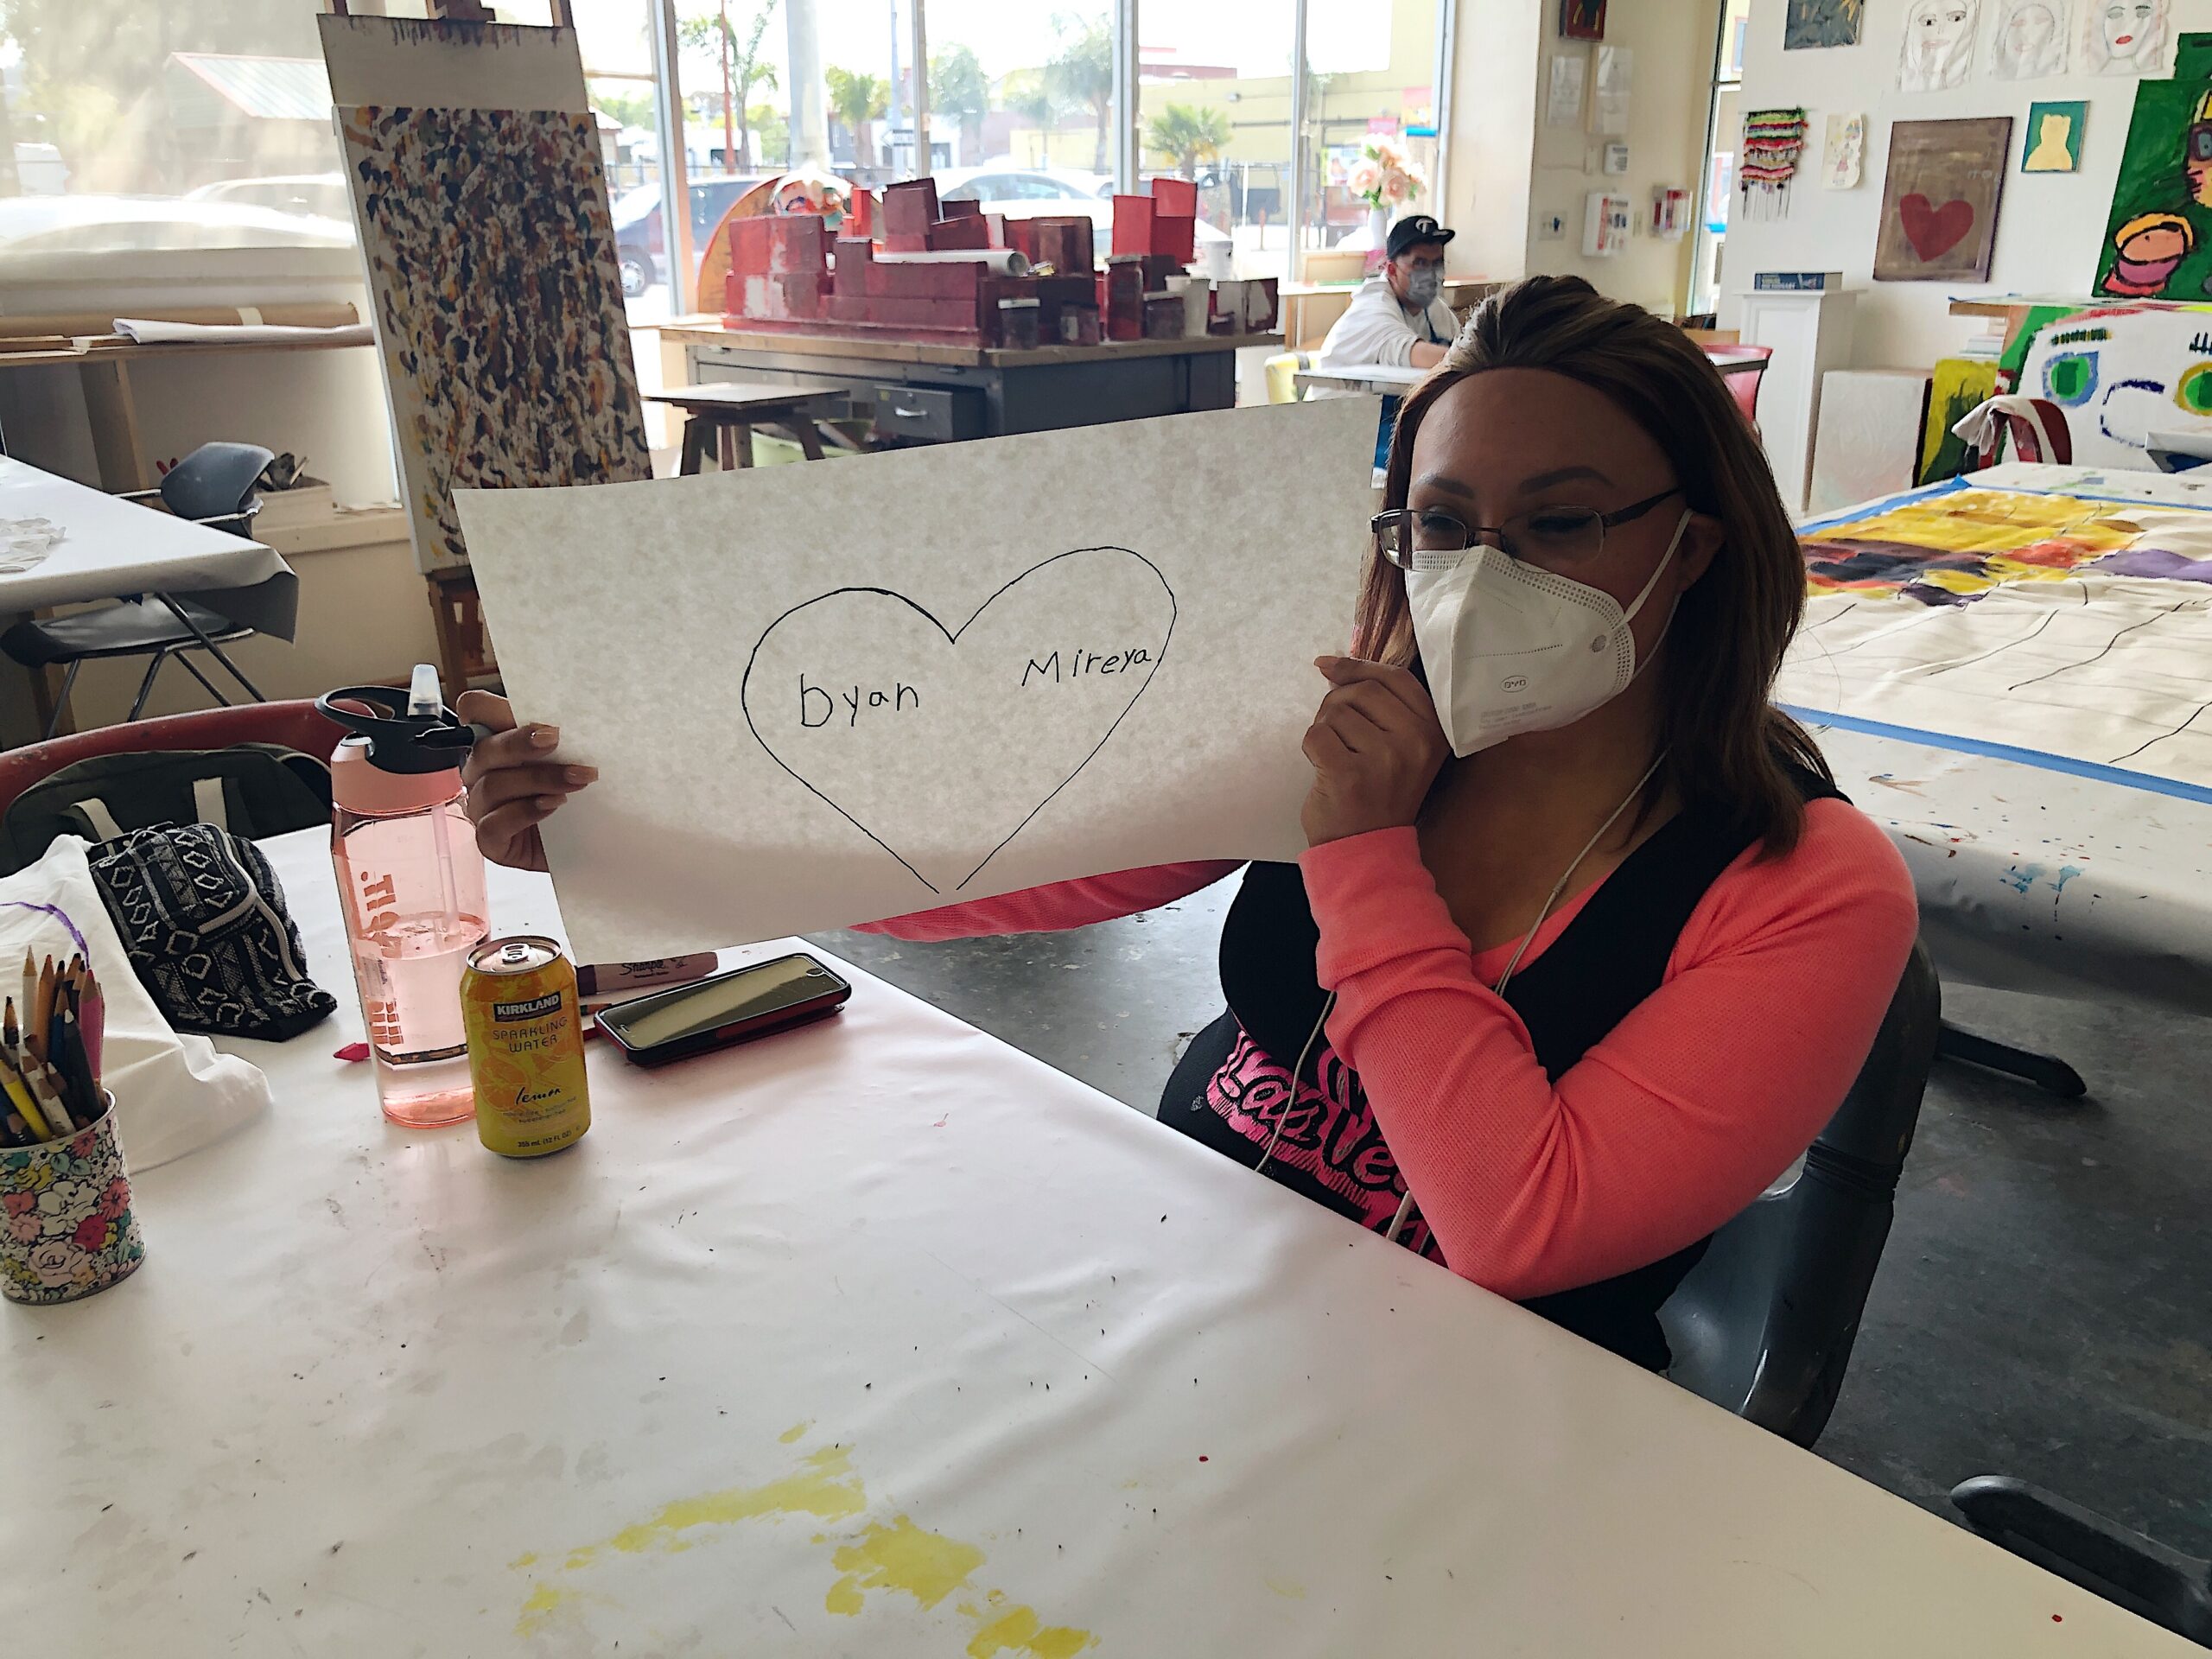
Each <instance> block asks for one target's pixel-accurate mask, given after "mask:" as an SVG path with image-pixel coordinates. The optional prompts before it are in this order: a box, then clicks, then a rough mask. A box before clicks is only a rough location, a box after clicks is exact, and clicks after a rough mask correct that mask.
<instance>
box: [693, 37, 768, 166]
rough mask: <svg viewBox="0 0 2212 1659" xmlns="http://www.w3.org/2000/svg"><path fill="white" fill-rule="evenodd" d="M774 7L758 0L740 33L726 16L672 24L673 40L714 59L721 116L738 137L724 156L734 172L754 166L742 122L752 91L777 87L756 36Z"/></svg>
mask: <svg viewBox="0 0 2212 1659" xmlns="http://www.w3.org/2000/svg"><path fill="white" fill-rule="evenodd" d="M775 10H776V0H760V5H759V6H758V7H757V8H756V9H755V10H754V11H753V21H752V22H749V23H747V25H746V27H745V29H744V31H743V32H742V34H741V33H740V31H739V29H738V28H737V26H736V25H735V24H734V23H732V22H730V21H729V19H728V17H727V16H723V17H686V18H684V19H683V21H682V22H679V23H677V26H676V29H677V39H678V41H680V42H681V44H682V45H683V47H684V48H686V49H687V50H689V51H690V52H692V53H694V54H697V55H698V56H699V57H700V58H702V60H703V59H705V58H707V56H708V55H709V54H712V55H713V57H714V59H715V80H716V81H717V82H718V83H719V84H720V85H721V87H722V89H723V108H724V117H723V118H724V120H725V121H726V122H727V123H728V124H729V126H731V127H732V128H734V130H735V135H736V139H737V145H736V153H735V154H734V156H729V157H728V158H727V164H728V166H729V167H730V168H731V170H732V171H734V172H738V173H749V172H751V171H752V170H753V135H752V132H751V130H750V129H749V127H748V124H747V121H746V110H747V105H748V104H749V103H750V100H751V99H752V95H753V88H754V87H755V86H765V87H766V88H768V90H769V91H771V92H773V91H774V90H775V89H776V86H777V76H776V66H775V65H774V64H772V63H763V62H762V61H761V60H760V39H761V36H762V35H766V33H767V32H768V19H769V18H770V17H771V16H773V15H774V13H775Z"/></svg>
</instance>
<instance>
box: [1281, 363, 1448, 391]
mask: <svg viewBox="0 0 2212 1659" xmlns="http://www.w3.org/2000/svg"><path fill="white" fill-rule="evenodd" d="M1427 373H1428V371H1427V369H1416V368H1411V367H1408V366H1406V365H1402V364H1396V363H1360V364H1354V365H1350V366H1347V367H1344V368H1334V369H1325V368H1322V367H1320V366H1319V365H1315V366H1314V367H1313V368H1310V369H1300V370H1299V372H1297V374H1296V375H1295V376H1294V377H1293V378H1294V380H1295V381H1296V384H1297V386H1298V389H1299V391H1336V392H1344V391H1366V392H1373V393H1376V394H1377V395H1378V396H1383V397H1402V396H1403V395H1404V394H1405V393H1407V392H1408V391H1412V390H1413V389H1414V387H1415V386H1417V385H1420V384H1421V380H1422V378H1423V377H1425V376H1426V375H1427Z"/></svg>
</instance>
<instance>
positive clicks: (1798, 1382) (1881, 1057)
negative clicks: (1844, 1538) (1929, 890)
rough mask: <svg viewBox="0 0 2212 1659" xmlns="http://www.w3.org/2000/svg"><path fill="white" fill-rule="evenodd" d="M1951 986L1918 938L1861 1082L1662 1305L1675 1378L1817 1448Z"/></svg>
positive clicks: (1885, 1232)
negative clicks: (1794, 1164)
mask: <svg viewBox="0 0 2212 1659" xmlns="http://www.w3.org/2000/svg"><path fill="white" fill-rule="evenodd" d="M1941 1023H1942V989H1941V988H1940V987H1939V985H1938V984H1937V982H1936V969H1935V967H1934V965H1933V964H1932V963H1930V962H1929V959H1928V953H1927V951H1926V950H1923V948H1922V947H1921V946H1919V945H1918V944H1915V945H1914V946H1913V950H1912V956H1911V958H1910V960H1909V961H1908V962H1907V963H1905V969H1904V977H1903V978H1902V979H1901V980H1900V981H1899V982H1898V983H1897V995H1895V996H1893V997H1891V999H1890V1010H1889V1013H1888V1014H1885V1015H1884V1016H1883V1019H1882V1027H1881V1029H1880V1031H1879V1032H1878V1033H1876V1034H1875V1038H1874V1046H1873V1048H1872V1051H1871V1052H1869V1053H1868V1054H1867V1056H1866V1065H1863V1066H1862V1067H1860V1068H1859V1078H1858V1081H1857V1082H1855V1083H1853V1084H1852V1085H1851V1092H1850V1093H1849V1094H1848V1095H1847V1096H1844V1102H1843V1104H1842V1105H1840V1106H1839V1107H1837V1108H1836V1110H1835V1116H1833V1117H1831V1118H1830V1119H1829V1120H1828V1124H1827V1128H1824V1129H1822V1130H1821V1135H1820V1139H1818V1140H1817V1141H1814V1142H1813V1144H1812V1146H1811V1147H1810V1148H1809V1149H1808V1151H1807V1152H1806V1154H1805V1157H1804V1161H1803V1162H1802V1164H1801V1165H1800V1166H1798V1169H1797V1171H1796V1173H1795V1174H1794V1175H1792V1176H1791V1177H1790V1178H1789V1180H1788V1181H1787V1182H1785V1183H1784V1184H1783V1185H1779V1186H1777V1187H1774V1188H1772V1189H1770V1191H1768V1192H1765V1193H1764V1194H1762V1195H1761V1196H1760V1197H1759V1198H1756V1199H1754V1200H1753V1201H1752V1203H1751V1207H1750V1208H1749V1209H1747V1210H1745V1211H1744V1212H1743V1214H1741V1215H1739V1216H1738V1217H1736V1218H1735V1219H1734V1220H1733V1221H1731V1222H1729V1223H1728V1224H1726V1226H1724V1227H1722V1228H1721V1229H1720V1230H1719V1232H1718V1233H1716V1234H1714V1235H1713V1243H1712V1244H1711V1246H1710V1247H1709V1248H1708V1249H1707V1250H1706V1253H1705V1255H1704V1257H1703V1259H1702V1260H1700V1262H1698V1264H1697V1266H1696V1267H1694V1268H1692V1269H1691V1270H1690V1274H1689V1276H1688V1278H1686V1279H1684V1280H1683V1281H1682V1282H1681V1285H1680V1286H1679V1287H1676V1289H1675V1294H1673V1295H1672V1296H1671V1297H1669V1299H1668V1300H1667V1303H1666V1306H1663V1307H1662V1308H1661V1309H1660V1310H1659V1319H1660V1323H1661V1324H1662V1325H1663V1326H1664V1327H1665V1329H1666V1332H1667V1341H1668V1344H1669V1347H1671V1348H1672V1349H1673V1350H1674V1364H1673V1366H1672V1368H1671V1370H1670V1373H1669V1374H1670V1375H1671V1376H1673V1378H1674V1380H1675V1382H1676V1383H1680V1384H1681V1385H1682V1386H1683V1387H1684V1388H1686V1389H1689V1390H1690V1391H1691V1392H1692V1393H1693V1394H1697V1395H1702V1396H1703V1397H1704V1398H1706V1399H1707V1400H1710V1401H1712V1402H1713V1404H1715V1405H1717V1406H1722V1407H1725V1408H1727V1409H1728V1410H1730V1411H1732V1412H1734V1413H1735V1414H1737V1415H1738V1416H1739V1417H1745V1418H1749V1419H1750V1420H1751V1421H1752V1422H1755V1423H1757V1424H1758V1425H1759V1426H1760V1427H1763V1428H1770V1429H1772V1430H1773V1431H1774V1432H1775V1433H1777V1434H1779V1435H1781V1436H1782V1437H1783V1439H1785V1440H1794V1441H1795V1442H1796V1444H1798V1445H1799V1446H1811V1445H1812V1444H1813V1442H1814V1441H1815V1440H1818V1439H1819V1438H1820V1434H1821V1430H1822V1429H1823V1428H1825V1427H1827V1421H1828V1414H1829V1413H1830V1412H1832V1411H1833V1410H1834V1408H1835V1399H1836V1395H1837V1392H1838V1391H1839V1390H1840V1389H1841V1388H1842V1387H1843V1374H1844V1370H1845V1368H1846V1367H1847V1365H1848V1364H1849V1363H1850V1360H1851V1347H1852V1344H1853V1342H1854V1341H1855V1340H1856V1339H1857V1338H1858V1335H1859V1315H1860V1314H1861V1313H1863V1312H1864V1311H1865V1310H1866V1293H1867V1291H1868V1289H1869V1288H1870V1287H1872V1284H1873V1282H1874V1269H1875V1268H1876V1267H1877V1266H1878V1264H1879V1263H1880V1262H1881V1259H1882V1245H1883V1243H1884V1242H1885V1240H1886V1239H1887V1238H1888V1237H1889V1233H1890V1215H1891V1200H1892V1198H1894V1196H1895V1194H1896V1192H1897V1178H1898V1177H1899V1176H1900V1175H1901V1174H1903V1173H1904V1155H1905V1153H1906V1151H1907V1150H1908V1149H1909V1148H1910V1147H1911V1145H1912V1134H1913V1129H1914V1127H1915V1126H1916V1124H1917V1123H1918V1122H1919V1120H1920V1096H1921V1092H1922V1090H1923V1089H1924V1088H1925V1087H1926V1086H1927V1083H1928V1070H1929V1066H1930V1065H1932V1064H1933V1063H1934V1061H1935V1058H1936V1029H1937V1027H1938V1026H1939V1025H1941Z"/></svg>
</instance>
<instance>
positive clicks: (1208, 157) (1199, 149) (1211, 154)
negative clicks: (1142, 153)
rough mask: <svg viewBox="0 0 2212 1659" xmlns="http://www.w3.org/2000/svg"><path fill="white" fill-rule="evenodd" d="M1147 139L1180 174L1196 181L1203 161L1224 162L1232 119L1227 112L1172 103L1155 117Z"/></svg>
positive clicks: (1146, 129)
mask: <svg viewBox="0 0 2212 1659" xmlns="http://www.w3.org/2000/svg"><path fill="white" fill-rule="evenodd" d="M1144 138H1145V143H1148V144H1150V145H1151V146H1152V147H1153V148H1154V149H1156V150H1158V151H1159V152H1160V154H1161V155H1163V156H1166V157H1167V158H1168V160H1169V161H1171V162H1173V163H1174V167H1175V170H1176V171H1177V172H1178V173H1180V174H1181V175H1183V176H1184V177H1185V178H1186V179H1194V178H1196V177H1198V166H1199V164H1200V163H1201V162H1216V161H1219V160H1220V159H1221V150H1222V146H1223V145H1224V144H1226V143H1228V142H1229V116H1228V113H1227V111H1223V110H1212V109H1203V108H1199V107H1197V106H1195V105H1189V104H1170V105H1167V107H1166V108H1165V109H1163V110H1162V111H1160V113H1159V114H1158V115H1155V116H1154V117H1153V118H1152V121H1151V124H1149V125H1148V126H1147V127H1146V128H1145V133H1144Z"/></svg>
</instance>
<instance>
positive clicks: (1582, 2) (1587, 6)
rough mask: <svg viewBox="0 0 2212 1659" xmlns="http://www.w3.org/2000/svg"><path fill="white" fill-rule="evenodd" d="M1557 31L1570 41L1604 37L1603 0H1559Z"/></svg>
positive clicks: (1593, 39) (1595, 39)
mask: <svg viewBox="0 0 2212 1659" xmlns="http://www.w3.org/2000/svg"><path fill="white" fill-rule="evenodd" d="M1559 32H1560V34H1562V35H1566V36H1567V39H1568V40H1570V41H1602V40H1604V39H1605V0H1559Z"/></svg>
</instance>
